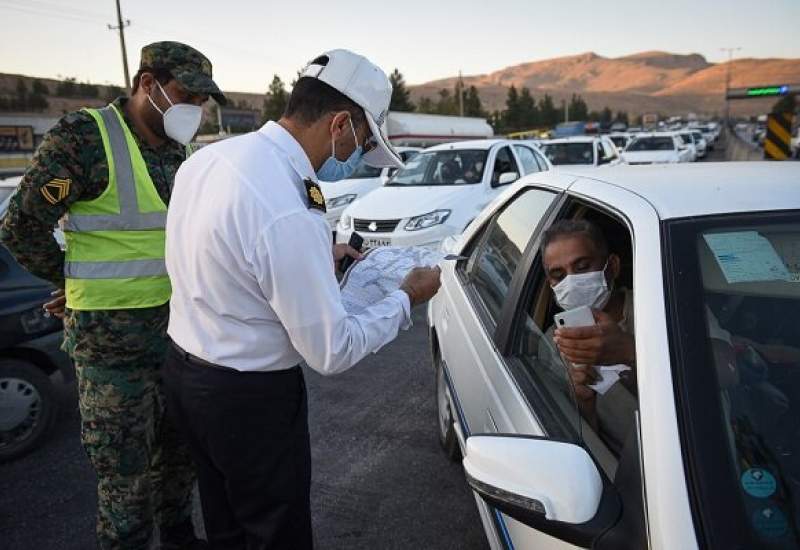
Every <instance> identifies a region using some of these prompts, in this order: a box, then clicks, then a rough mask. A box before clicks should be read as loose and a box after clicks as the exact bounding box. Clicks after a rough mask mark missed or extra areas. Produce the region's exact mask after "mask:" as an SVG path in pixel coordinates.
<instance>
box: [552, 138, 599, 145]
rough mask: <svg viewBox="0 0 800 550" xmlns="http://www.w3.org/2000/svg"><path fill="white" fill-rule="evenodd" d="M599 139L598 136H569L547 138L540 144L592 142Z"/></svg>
mask: <svg viewBox="0 0 800 550" xmlns="http://www.w3.org/2000/svg"><path fill="white" fill-rule="evenodd" d="M598 139H600V136H569V137H563V138H555V139H548V140H546V141H544V142H542V145H550V144H551V143H594V142H595V141H597V140H598Z"/></svg>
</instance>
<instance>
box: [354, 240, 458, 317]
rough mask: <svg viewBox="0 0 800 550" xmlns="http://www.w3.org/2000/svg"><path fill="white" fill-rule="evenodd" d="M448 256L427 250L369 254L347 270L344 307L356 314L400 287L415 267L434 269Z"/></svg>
mask: <svg viewBox="0 0 800 550" xmlns="http://www.w3.org/2000/svg"><path fill="white" fill-rule="evenodd" d="M444 257H445V255H444V254H442V253H441V252H437V251H435V250H430V249H427V248H422V247H416V246H408V247H400V246H385V247H379V248H373V249H372V250H369V251H367V253H366V257H365V258H364V259H363V260H361V261H360V262H356V263H355V264H353V265H352V266H351V267H350V269H348V270H347V273H345V275H344V277H343V278H342V282H341V285H340V288H341V291H342V304H343V305H344V309H345V311H347V313H349V314H350V315H357V314H359V313H361V312H362V311H364V310H365V309H366V308H368V307H369V306H370V305H372V304H375V303H378V302H380V301H381V300H383V299H384V298H385V297H386V296H388V295H389V294H391V293H392V292H394V291H395V290H397V289H398V288H400V284H401V283H402V282H403V279H405V276H406V275H407V274H408V272H409V271H411V270H412V269H414V268H415V267H433V266H435V265H437V264H438V263H439V262H440V261H442V259H444Z"/></svg>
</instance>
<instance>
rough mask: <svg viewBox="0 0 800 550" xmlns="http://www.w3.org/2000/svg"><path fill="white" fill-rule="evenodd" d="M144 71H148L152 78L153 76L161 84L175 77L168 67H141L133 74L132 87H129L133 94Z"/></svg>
mask: <svg viewBox="0 0 800 550" xmlns="http://www.w3.org/2000/svg"><path fill="white" fill-rule="evenodd" d="M144 73H150V74H151V75H153V78H155V79H156V80H157V81H158V83H159V84H161V85H162V86H163V85H165V84H167V83H168V82H169V81H170V80H172V79H173V78H175V77H173V76H172V73H171V72H169V70H168V69H151V68H150V67H142V68H141V69H139V70H138V71H136V74H135V75H134V76H133V87H132V88H131V94H135V93H136V90H138V89H139V80H140V79H141V78H142V75H143V74H144Z"/></svg>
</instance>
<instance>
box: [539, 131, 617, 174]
mask: <svg viewBox="0 0 800 550" xmlns="http://www.w3.org/2000/svg"><path fill="white" fill-rule="evenodd" d="M542 152H543V153H544V154H545V156H546V157H547V160H549V161H550V163H551V164H552V165H553V166H555V167H556V168H563V167H565V166H603V165H609V166H612V165H614V164H619V163H620V162H622V160H621V159H620V156H619V151H618V150H617V147H616V145H614V142H613V141H611V140H610V139H609V138H608V137H606V136H574V137H567V138H559V139H550V140H547V141H544V142H542Z"/></svg>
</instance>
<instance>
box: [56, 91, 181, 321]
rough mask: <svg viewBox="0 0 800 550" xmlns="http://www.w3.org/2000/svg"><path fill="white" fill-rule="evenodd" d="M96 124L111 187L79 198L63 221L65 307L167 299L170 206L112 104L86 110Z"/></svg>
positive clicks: (141, 304) (132, 305)
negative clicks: (95, 195) (168, 216)
mask: <svg viewBox="0 0 800 550" xmlns="http://www.w3.org/2000/svg"><path fill="white" fill-rule="evenodd" d="M85 110H86V112H87V113H89V114H90V115H91V116H92V118H94V119H95V121H96V122H97V125H98V127H99V128H100V135H101V137H102V139H103V147H104V149H105V153H106V158H107V159H108V187H106V189H105V191H103V193H102V194H101V195H100V196H99V197H97V198H96V199H94V200H90V201H78V202H76V203H74V204H73V205H72V207H71V208H70V209H69V212H68V213H67V216H66V217H65V219H64V220H63V222H62V223H63V225H62V227H63V229H64V235H65V238H66V242H67V250H66V257H65V262H64V277H65V282H66V296H67V307H68V308H70V309H75V310H108V309H139V308H147V307H155V306H160V305H162V304H165V303H167V302H168V301H169V298H170V294H171V291H172V289H171V287H170V284H169V278H168V277H167V268H166V265H165V263H164V246H165V232H164V228H165V227H166V221H167V206H166V205H165V204H164V201H162V200H161V197H159V195H158V191H157V190H156V188H155V186H154V185H153V181H152V180H151V179H150V174H148V172H147V166H146V165H145V162H144V159H143V158H142V153H141V151H139V147H138V146H137V145H136V141H135V140H134V138H133V135H132V134H131V132H130V130H129V129H128V126H127V125H126V124H125V121H124V119H123V118H122V115H121V114H120V113H119V111H117V109H116V108H115V107H114V106H113V105H109V106H108V107H104V108H103V109H85Z"/></svg>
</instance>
